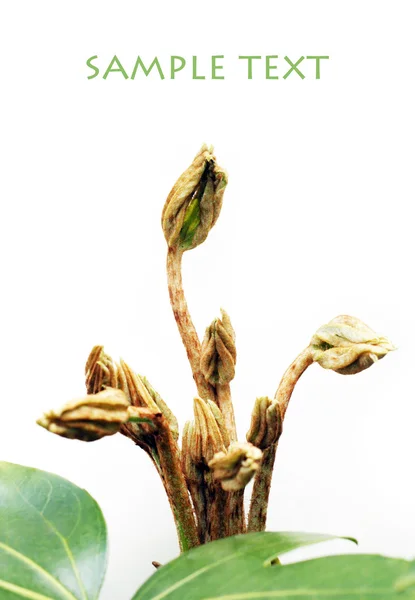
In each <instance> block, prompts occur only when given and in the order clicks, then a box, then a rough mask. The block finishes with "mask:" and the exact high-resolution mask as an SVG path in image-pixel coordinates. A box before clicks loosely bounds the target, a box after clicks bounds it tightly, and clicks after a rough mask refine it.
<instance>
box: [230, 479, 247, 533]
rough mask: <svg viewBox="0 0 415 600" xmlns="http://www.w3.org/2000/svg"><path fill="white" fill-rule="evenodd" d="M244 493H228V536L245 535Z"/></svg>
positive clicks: (242, 491) (241, 491) (239, 491)
mask: <svg viewBox="0 0 415 600" xmlns="http://www.w3.org/2000/svg"><path fill="white" fill-rule="evenodd" d="M244 492H245V489H243V490H238V491H237V492H228V500H227V506H226V536H230V535H236V534H237V533H245V530H246V524H245V511H244Z"/></svg>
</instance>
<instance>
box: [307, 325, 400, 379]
mask: <svg viewBox="0 0 415 600" xmlns="http://www.w3.org/2000/svg"><path fill="white" fill-rule="evenodd" d="M310 348H311V352H312V357H313V360H314V362H318V364H319V365H320V366H322V367H323V368H324V369H331V370H332V371H335V372H336V373H340V374H341V375H354V374H355V373H360V372H361V371H364V370H365V369H367V368H368V367H370V366H371V365H373V363H375V362H376V361H378V360H379V359H381V358H383V357H384V356H386V354H387V353H388V352H390V351H392V350H395V347H394V345H393V344H392V343H391V342H390V341H389V340H388V338H385V337H381V336H379V335H378V334H377V333H375V332H374V331H373V330H372V329H370V327H368V326H367V325H365V324H364V323H362V321H360V320H359V319H356V318H355V317H349V316H347V315H340V316H339V317H336V318H335V319H333V320H331V321H330V322H329V323H327V325H323V326H322V327H320V329H318V330H317V332H316V333H315V335H314V336H313V337H312V339H311V342H310Z"/></svg>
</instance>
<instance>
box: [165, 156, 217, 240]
mask: <svg viewBox="0 0 415 600" xmlns="http://www.w3.org/2000/svg"><path fill="white" fill-rule="evenodd" d="M226 184H227V175H226V173H225V171H224V170H223V169H221V168H220V167H218V166H217V164H216V158H215V156H214V155H213V148H208V147H207V146H206V145H203V146H202V148H201V150H200V152H199V154H197V156H196V157H195V159H194V161H193V162H192V164H191V165H190V167H189V168H188V169H186V171H185V172H184V173H183V174H182V175H181V176H180V177H179V179H178V180H177V181H176V183H175V184H174V186H173V188H172V190H171V192H170V194H169V195H168V197H167V200H166V203H165V205H164V208H163V214H162V219H161V222H162V227H163V231H164V236H165V238H166V241H167V243H168V245H169V247H170V248H180V249H182V250H190V249H191V248H195V247H196V246H198V245H199V244H201V243H202V242H204V241H205V239H206V238H207V236H208V233H209V231H210V230H211V229H212V227H213V226H214V224H215V223H216V221H217V219H218V217H219V213H220V210H221V208H222V200H223V194H224V191H225V187H226Z"/></svg>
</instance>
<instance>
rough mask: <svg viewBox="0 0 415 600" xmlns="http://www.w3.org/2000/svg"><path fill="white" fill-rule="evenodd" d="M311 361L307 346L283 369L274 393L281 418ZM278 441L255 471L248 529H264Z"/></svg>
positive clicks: (272, 445) (268, 449)
mask: <svg viewBox="0 0 415 600" xmlns="http://www.w3.org/2000/svg"><path fill="white" fill-rule="evenodd" d="M312 363H313V358H312V356H311V350H310V348H309V347H307V348H306V349H305V350H303V352H301V354H299V355H298V356H297V358H296V359H295V361H294V362H293V363H292V364H291V365H290V366H289V367H288V369H287V370H286V371H285V373H284V375H283V377H282V379H281V382H280V385H279V386H278V389H277V391H276V393H275V400H276V401H277V402H278V403H279V404H280V406H281V413H282V418H283V419H284V417H285V413H286V412H287V408H288V404H289V402H290V398H291V396H292V393H293V391H294V388H295V386H296V384H297V382H298V380H299V379H300V377H301V375H302V374H303V373H304V371H305V370H306V369H307V368H308V367H309V366H310V365H311V364H312ZM277 447H278V443H277V442H275V443H274V444H271V446H270V447H269V448H267V449H266V450H264V455H263V457H262V463H261V468H260V469H259V471H258V472H257V474H256V476H255V481H254V488H253V491H252V497H251V506H250V509H249V517H248V531H264V530H265V525H266V520H267V509H268V499H269V494H270V490H271V481H272V473H273V467H274V462H275V456H276V452H277Z"/></svg>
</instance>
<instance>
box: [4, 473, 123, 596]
mask: <svg viewBox="0 0 415 600" xmlns="http://www.w3.org/2000/svg"><path fill="white" fill-rule="evenodd" d="M106 537H107V535H106V526H105V521H104V518H103V516H102V513H101V510H100V508H99V506H98V504H97V503H96V502H95V500H94V499H93V498H92V497H91V496H90V495H89V494H88V493H87V492H85V490H82V489H80V488H78V487H76V486H75V485H73V484H72V483H70V482H69V481H66V479H62V478H61V477H58V476H57V475H52V474H51V473H46V472H45V471H39V470H37V469H31V468H28V467H22V466H20V465H13V464H11V463H5V462H0V599H1V600H18V599H19V598H28V599H29V600H50V599H53V600H94V599H95V598H97V597H98V593H99V590H100V587H101V584H102V581H103V577H104V573H105V567H106V545H107V544H106ZM114 600H115V599H114Z"/></svg>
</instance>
